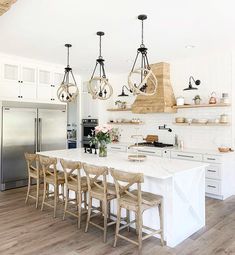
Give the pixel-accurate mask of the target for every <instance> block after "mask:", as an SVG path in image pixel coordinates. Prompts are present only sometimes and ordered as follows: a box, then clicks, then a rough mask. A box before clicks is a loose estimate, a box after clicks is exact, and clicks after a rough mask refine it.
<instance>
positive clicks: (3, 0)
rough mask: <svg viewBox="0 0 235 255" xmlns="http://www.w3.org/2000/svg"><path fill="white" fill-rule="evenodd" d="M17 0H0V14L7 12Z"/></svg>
mask: <svg viewBox="0 0 235 255" xmlns="http://www.w3.org/2000/svg"><path fill="white" fill-rule="evenodd" d="M16 1H17V0H0V16H1V15H3V14H4V13H5V12H7V11H8V10H9V9H10V8H11V6H12V4H14V3H15V2H16Z"/></svg>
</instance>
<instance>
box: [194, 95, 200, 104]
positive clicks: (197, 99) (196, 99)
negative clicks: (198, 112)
mask: <svg viewBox="0 0 235 255" xmlns="http://www.w3.org/2000/svg"><path fill="white" fill-rule="evenodd" d="M193 101H194V104H200V103H201V97H200V96H199V95H196V96H195V97H194V98H193Z"/></svg>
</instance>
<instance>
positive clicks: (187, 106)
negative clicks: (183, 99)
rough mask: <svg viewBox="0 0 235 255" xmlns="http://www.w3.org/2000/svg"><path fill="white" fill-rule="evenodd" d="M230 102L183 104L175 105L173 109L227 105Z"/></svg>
mask: <svg viewBox="0 0 235 255" xmlns="http://www.w3.org/2000/svg"><path fill="white" fill-rule="evenodd" d="M228 106H231V104H185V105H175V106H173V108H174V109H184V108H202V107H228Z"/></svg>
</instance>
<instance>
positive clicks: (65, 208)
mask: <svg viewBox="0 0 235 255" xmlns="http://www.w3.org/2000/svg"><path fill="white" fill-rule="evenodd" d="M65 189H66V191H65V193H66V195H65V204H64V215H63V220H64V219H65V214H66V212H67V208H68V199H69V189H68V188H67V185H66V186H65Z"/></svg>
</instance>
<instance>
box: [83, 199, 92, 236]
mask: <svg viewBox="0 0 235 255" xmlns="http://www.w3.org/2000/svg"><path fill="white" fill-rule="evenodd" d="M91 207H92V197H91V196H90V195H89V203H88V213H87V220H86V228H85V232H87V231H88V226H89V222H90V218H91Z"/></svg>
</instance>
